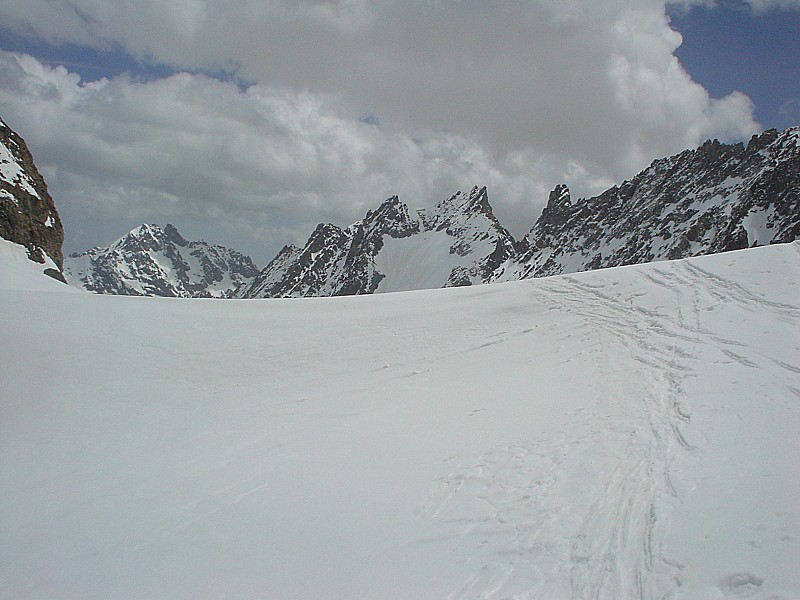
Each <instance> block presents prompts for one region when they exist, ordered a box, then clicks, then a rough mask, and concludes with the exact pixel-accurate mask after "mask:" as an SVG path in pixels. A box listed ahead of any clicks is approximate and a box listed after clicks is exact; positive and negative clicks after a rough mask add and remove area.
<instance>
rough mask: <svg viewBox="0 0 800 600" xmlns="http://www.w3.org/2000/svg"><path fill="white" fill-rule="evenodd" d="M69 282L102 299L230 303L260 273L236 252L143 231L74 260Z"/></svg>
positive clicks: (170, 231) (154, 229) (173, 233)
mask: <svg viewBox="0 0 800 600" xmlns="http://www.w3.org/2000/svg"><path fill="white" fill-rule="evenodd" d="M64 272H65V274H66V277H67V281H68V282H69V283H70V284H72V285H75V286H77V287H82V288H85V289H86V290H89V291H91V292H95V293H98V294H121V295H128V296H166V297H174V298H209V297H216V298H224V297H227V296H229V295H230V294H231V293H232V292H233V290H235V289H237V288H238V287H240V286H243V285H246V284H247V283H249V282H250V281H251V280H252V279H253V278H254V277H255V276H256V275H258V273H259V271H258V268H257V267H256V266H255V265H254V264H253V262H252V260H251V259H250V258H249V257H248V256H245V255H243V254H241V253H239V252H236V251H235V250H231V249H229V248H226V247H224V246H218V245H212V244H208V243H206V242H204V241H192V242H190V241H187V240H186V239H184V238H183V236H181V234H180V233H178V230H177V229H176V228H175V227H174V226H173V225H169V224H168V225H166V226H165V227H164V228H163V229H162V228H161V227H159V226H158V225H146V224H145V225H141V226H139V227H137V228H136V229H134V230H132V231H131V232H130V233H128V234H126V235H125V236H123V237H122V238H121V239H119V240H117V241H116V242H114V243H113V244H111V245H110V246H108V247H106V248H101V247H97V248H92V249H91V250H87V251H86V252H81V253H75V254H71V255H70V256H68V257H67V259H66V261H65V269H64Z"/></svg>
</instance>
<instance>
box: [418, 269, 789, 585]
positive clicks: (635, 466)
mask: <svg viewBox="0 0 800 600" xmlns="http://www.w3.org/2000/svg"><path fill="white" fill-rule="evenodd" d="M641 276H643V277H645V278H646V279H648V280H649V281H651V282H652V283H654V284H656V285H657V286H658V288H662V289H663V290H665V291H666V292H667V293H668V294H669V295H670V296H672V301H673V302H674V303H675V304H674V306H676V307H677V308H676V310H672V311H669V310H667V311H665V310H662V308H663V307H662V306H660V305H656V306H648V305H646V304H645V303H646V302H648V301H653V300H654V299H655V300H657V299H656V298H648V297H645V298H642V296H643V295H642V294H639V293H629V294H627V295H626V294H625V291H624V289H623V290H622V291H615V290H614V286H615V284H614V283H613V282H612V283H609V284H605V283H603V284H597V283H593V282H585V281H584V280H582V279H577V278H573V277H569V276H565V277H559V278H553V279H550V280H546V281H543V282H542V281H540V282H539V283H538V285H539V286H540V287H539V288H538V291H539V294H540V295H539V296H537V297H538V298H539V299H540V300H544V301H546V302H548V303H549V304H550V305H551V309H552V310H560V311H566V312H569V313H573V314H577V315H580V316H581V317H583V319H584V321H583V323H584V325H583V328H585V331H582V332H577V333H579V334H582V335H585V337H586V338H587V339H594V340H608V343H616V344H621V345H623V346H624V347H625V348H626V349H627V352H628V353H629V355H630V356H631V358H632V359H633V360H635V361H637V362H638V363H639V364H640V372H641V384H640V389H639V390H638V392H637V393H639V394H641V411H640V413H639V418H638V421H637V422H632V423H614V422H610V421H609V413H610V412H613V407H614V405H615V403H618V402H623V401H626V400H625V399H624V398H623V399H618V398H617V397H616V395H617V394H618V390H616V389H615V385H614V376H613V373H614V371H613V369H614V365H611V364H608V361H607V359H606V358H605V357H606V356H607V355H608V354H609V353H606V352H604V351H603V348H602V347H597V346H595V347H593V348H590V350H589V351H591V352H592V356H593V359H592V360H593V365H594V371H595V373H594V376H595V377H596V385H598V386H599V388H600V394H599V400H598V402H597V404H596V405H595V406H594V409H593V411H592V414H589V415H585V414H584V415H575V418H574V419H573V420H572V421H571V424H570V425H569V426H568V430H567V431H565V432H564V433H563V434H562V435H561V436H559V437H558V438H553V439H539V440H534V441H530V442H527V443H518V444H511V445H508V446H506V447H502V448H497V449H494V450H491V451H490V452H488V453H486V454H485V455H484V456H482V457H481V458H480V459H478V460H477V461H475V462H474V463H472V464H468V465H464V466H459V467H458V468H457V469H455V470H454V471H452V472H450V473H449V474H447V475H446V476H444V477H442V478H441V479H440V481H438V482H436V484H435V485H434V487H433V490H432V492H431V494H430V496H429V497H428V498H427V499H426V500H425V501H424V502H423V503H422V505H421V506H420V509H419V511H418V515H419V516H420V517H421V518H425V519H430V520H436V521H442V522H445V523H447V524H450V525H451V526H453V527H454V528H455V529H456V530H457V531H458V532H459V535H461V536H463V538H464V543H468V544H475V545H477V546H481V545H487V546H488V545H489V544H490V543H494V544H497V540H498V539H500V540H502V542H501V546H502V548H503V552H501V553H500V554H501V555H503V556H504V560H500V561H498V560H497V554H494V555H493V556H492V558H491V560H487V561H486V562H484V563H483V564H479V565H478V564H476V568H475V575H474V576H472V577H471V578H470V579H469V580H467V581H466V582H464V585H463V586H462V587H461V588H459V589H457V590H456V591H454V592H453V593H452V594H451V595H450V596H449V597H450V598H452V599H454V600H455V599H477V598H527V597H571V598H581V599H596V600H605V599H608V600H611V599H624V598H637V599H639V598H641V599H656V598H659V599H660V598H668V597H672V596H673V594H674V593H675V591H676V590H677V589H679V588H680V587H681V579H682V570H683V566H682V565H681V564H679V563H678V562H676V561H674V560H672V559H670V557H668V556H665V555H664V554H663V552H662V550H661V546H662V540H663V537H664V534H665V531H664V525H665V522H663V517H664V515H665V514H667V513H668V512H669V511H670V510H671V506H673V505H676V504H678V503H680V501H681V493H680V491H678V490H676V487H675V485H674V484H673V481H672V480H673V477H672V474H673V473H675V472H676V470H679V468H678V467H677V466H676V465H678V463H679V462H680V461H683V460H692V459H693V458H696V457H698V456H700V455H701V454H702V447H703V444H704V443H705V440H704V439H703V438H702V437H701V436H699V435H697V434H693V433H692V431H691V427H690V425H691V414H690V412H689V411H688V409H687V408H686V405H687V402H686V399H685V397H684V391H683V386H682V382H683V381H684V379H685V378H686V377H687V376H690V375H692V361H693V359H695V358H696V356H697V349H698V346H699V345H701V344H703V345H711V346H713V347H714V348H717V349H718V350H719V351H720V352H721V353H722V356H723V357H725V359H726V360H733V361H736V362H737V363H739V364H741V365H744V366H746V367H748V368H757V367H760V366H761V364H760V362H759V357H754V356H744V355H743V354H740V353H736V352H733V351H731V350H730V347H741V346H742V344H741V343H740V342H737V341H736V340H730V339H726V338H720V337H719V336H716V335H714V332H712V331H709V330H707V329H704V328H702V327H701V326H700V314H701V313H702V311H708V310H711V309H712V308H713V307H714V305H715V304H718V303H720V302H735V303H738V304H739V305H741V306H742V307H744V308H745V309H747V307H752V306H754V305H756V304H758V305H760V306H766V307H767V309H768V310H770V311H771V312H773V313H774V314H776V316H777V317H778V318H779V319H781V320H783V321H785V322H787V323H792V324H793V325H796V323H797V318H798V308H797V307H796V306H792V305H787V304H781V303H777V302H765V300H764V299H763V298H759V297H757V296H755V295H754V294H753V293H752V292H750V291H749V290H747V289H745V288H743V287H742V286H740V285H739V284H736V283H734V282H731V281H728V280H726V279H724V278H723V277H720V276H719V275H716V274H713V273H709V272H707V271H705V270H702V269H700V268H698V267H696V266H695V265H692V264H689V263H686V262H682V263H680V266H679V267H678V268H675V267H674V266H673V267H671V268H668V269H663V270H662V269H651V270H650V271H647V272H642V275H641ZM621 287H622V288H625V286H621ZM529 331H531V329H526V330H521V331H519V332H505V331H504V332H500V333H498V334H495V336H494V338H493V339H492V340H490V341H487V342H485V343H481V344H478V345H476V346H474V347H472V348H469V349H466V350H463V351H462V352H472V351H476V350H479V349H482V348H486V347H488V346H491V345H493V344H497V343H503V342H504V341H506V340H508V339H510V338H512V337H514V336H515V335H522V334H524V333H526V332H529ZM572 333H574V332H572ZM570 334H571V333H569V332H565V334H564V335H570ZM664 347H667V348H670V351H669V352H667V353H663V352H658V351H657V349H658V348H664ZM772 362H773V363H775V364H777V366H779V367H780V368H782V369H786V370H788V371H790V372H792V373H797V372H798V371H799V370H800V369H798V368H797V367H796V366H795V365H791V364H788V363H782V362H779V361H774V360H772ZM793 391H794V393H795V394H798V395H800V392H798V391H797V390H793ZM622 393H623V394H624V393H625V392H624V391H623V392H622ZM606 435H615V436H617V437H618V438H619V440H620V443H621V444H620V447H621V451H620V452H619V453H618V454H616V455H615V456H610V457H609V456H606V457H598V461H597V462H598V463H599V464H600V465H601V466H600V467H596V468H595V467H594V466H593V465H586V464H580V463H581V461H582V460H583V459H582V457H584V456H586V457H591V456H592V448H600V447H601V443H600V439H599V437H600V436H606ZM605 443H607V442H605ZM587 448H588V449H587ZM579 453H580V454H579ZM576 456H577V457H581V458H579V460H578V461H577V462H578V464H577V465H576V466H574V467H570V469H571V470H570V469H568V470H566V471H565V469H564V468H563V467H561V468H559V467H560V465H561V464H562V463H565V462H566V463H567V464H568V465H573V464H575V462H576V461H575V458H574V457H576ZM570 457H571V458H570ZM583 462H584V463H585V462H586V460H583ZM589 462H590V463H594V462H595V461H594V460H589ZM604 467H605V468H604ZM573 487H574V488H575V493H574V494H572V495H570V494H569V493H565V491H564V490H569V489H571V488H573ZM582 491H584V492H588V493H585V494H582V493H581V492H582ZM565 497H574V498H575V500H574V501H573V502H571V504H570V506H563V505H559V504H558V503H557V502H558V501H560V502H562V503H563V499H564V498H565ZM468 515H469V516H468ZM564 531H571V532H572V534H571V535H570V536H569V537H568V538H564V536H563V532H564ZM558 532H560V533H561V535H558ZM748 581H749V580H748ZM737 585H738V580H737V581H733V582H732V583H731V589H733V588H734V587H736V586H737Z"/></svg>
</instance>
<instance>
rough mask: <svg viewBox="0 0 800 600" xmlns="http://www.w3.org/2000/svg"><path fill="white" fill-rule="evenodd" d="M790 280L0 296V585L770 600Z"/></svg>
mask: <svg viewBox="0 0 800 600" xmlns="http://www.w3.org/2000/svg"><path fill="white" fill-rule="evenodd" d="M2 281H3V280H2V279H0V282H2ZM799 281H800V244H798V243H793V244H788V245H779V246H771V247H764V248H756V249H751V250H745V251H740V252H731V253H725V254H718V255H714V256H707V257H701V258H695V259H688V260H683V261H675V262H662V263H655V264H649V265H639V266H632V267H623V268H615V269H608V270H601V271H594V272H589V273H581V274H575V275H570V276H560V277H551V278H545V279H534V280H526V281H521V282H514V283H508V284H498V285H489V286H476V287H472V288H457V289H442V290H426V291H420V292H407V293H397V294H382V295H373V296H353V297H345V298H310V299H293V300H263V301H259V300H246V301H217V300H185V299H183V300H175V299H163V298H133V297H122V296H99V295H90V294H65V293H52V292H44V291H35V292H31V291H20V290H18V289H17V290H2V291H0V306H1V307H2V312H3V314H6V315H14V318H13V319H9V320H8V321H9V322H6V323H4V326H3V327H2V328H0V369H2V381H3V385H2V386H0V410H2V419H0V480H2V486H0V540H2V541H1V542H0V590H1V591H2V594H0V595H2V597H3V598H4V599H6V598H7V599H22V598H25V599H27V598H36V599H43V598H58V599H78V598H80V599H94V598H97V599H109V598H111V599H114V598H169V599H174V598H177V599H183V598H185V599H192V600H195V599H206V598H208V599H212V598H214V599H216V598H233V599H255V598H281V599H284V598H348V599H349V598H512V597H513V598H546V599H560V598H580V599H584V598H599V599H606V598H607V599H612V598H613V599H617V600H619V599H627V598H647V599H651V598H686V599H695V598H710V599H724V598H742V597H749V598H762V599H767V598H769V599H772V600H776V599H778V598H781V599H784V600H789V599H791V598H797V597H798V595H800V570H798V569H797V565H798V564H800V503H798V501H797V498H798V497H800V478H798V477H797V473H798V472H800V439H798V437H799V434H798V432H799V431H800V336H798V325H799V324H800V300H798V298H799V297H800V294H798V282H799ZM53 315H58V316H59V317H60V318H59V320H56V321H54V319H53V318H52V316H53Z"/></svg>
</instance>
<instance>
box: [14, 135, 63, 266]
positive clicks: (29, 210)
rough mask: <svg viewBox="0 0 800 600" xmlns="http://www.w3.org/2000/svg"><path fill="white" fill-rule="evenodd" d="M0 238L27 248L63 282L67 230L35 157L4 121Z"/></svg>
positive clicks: (35, 258) (36, 260)
mask: <svg viewBox="0 0 800 600" xmlns="http://www.w3.org/2000/svg"><path fill="white" fill-rule="evenodd" d="M0 237H2V238H4V239H6V240H8V241H10V242H14V243H15V244H19V245H21V246H24V247H25V248H26V250H27V254H28V257H29V258H30V259H31V260H32V261H34V262H37V263H40V264H42V265H43V267H44V272H45V273H46V274H48V275H50V276H51V277H55V278H56V279H60V280H62V281H63V275H62V273H61V270H62V267H63V261H64V257H63V255H62V253H61V246H62V244H63V242H64V228H63V227H62V225H61V219H60V218H59V216H58V211H57V210H56V205H55V203H54V202H53V199H52V198H51V197H50V194H49V193H48V191H47V184H46V183H45V181H44V179H43V178H42V176H41V174H40V173H39V171H38V170H37V169H36V165H35V164H34V162H33V156H32V155H31V153H30V150H28V146H27V145H26V144H25V140H23V139H22V137H20V136H19V135H18V134H17V133H15V132H14V131H12V130H11V128H10V127H9V126H8V125H6V124H5V123H4V122H3V121H2V120H0Z"/></svg>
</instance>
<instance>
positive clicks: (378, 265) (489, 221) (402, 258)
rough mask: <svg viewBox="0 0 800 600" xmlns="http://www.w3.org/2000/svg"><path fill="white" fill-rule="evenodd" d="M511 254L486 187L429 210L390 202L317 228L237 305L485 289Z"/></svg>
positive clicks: (274, 263)
mask: <svg viewBox="0 0 800 600" xmlns="http://www.w3.org/2000/svg"><path fill="white" fill-rule="evenodd" d="M513 255H514V240H513V238H512V237H511V235H510V234H509V233H508V231H506V229H505V228H504V227H503V226H502V225H500V223H499V221H498V220H497V218H496V217H495V216H494V214H493V213H492V209H491V206H490V205H489V201H488V196H487V192H486V188H485V187H484V188H477V187H476V188H473V189H472V190H471V191H470V192H469V193H468V194H462V193H461V192H458V193H457V194H454V195H453V196H450V197H449V198H447V199H445V200H443V201H441V202H440V203H439V204H437V205H436V206H435V207H434V208H433V209H426V210H412V209H410V208H409V207H408V206H407V205H406V204H405V203H403V202H401V201H400V200H399V199H398V197H397V196H393V197H391V198H389V199H387V200H386V201H384V202H383V204H381V206H380V207H379V208H378V209H377V210H375V211H370V212H368V213H367V215H366V217H365V218H364V219H363V220H361V221H357V222H356V223H353V224H352V225H350V226H349V227H347V228H345V229H341V228H339V227H337V226H335V225H331V224H320V225H318V226H317V228H316V229H315V230H314V232H313V233H312V234H311V237H309V239H308V241H307V242H306V244H305V245H304V246H303V247H302V248H298V247H296V246H286V247H284V248H283V249H282V250H281V251H280V252H279V253H278V255H277V256H276V257H275V258H274V259H273V260H272V261H271V262H270V263H269V264H268V265H267V267H266V268H265V269H264V270H263V271H262V272H261V274H260V275H259V276H258V277H257V278H256V279H255V280H254V281H253V283H252V284H251V285H250V286H249V287H246V288H240V289H239V290H238V291H237V292H236V294H235V296H236V297H239V298H274V297H298V296H344V295H354V294H371V293H374V292H388V291H400V290H408V289H421V288H431V287H449V286H458V285H471V284H473V283H487V282H488V281H489V280H490V279H491V277H492V275H493V273H494V271H495V269H496V268H497V266H498V265H500V264H502V263H503V262H504V261H506V260H508V259H509V258H510V257H512V256H513Z"/></svg>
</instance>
